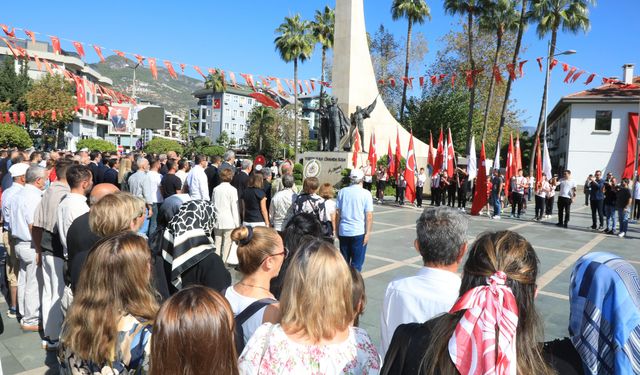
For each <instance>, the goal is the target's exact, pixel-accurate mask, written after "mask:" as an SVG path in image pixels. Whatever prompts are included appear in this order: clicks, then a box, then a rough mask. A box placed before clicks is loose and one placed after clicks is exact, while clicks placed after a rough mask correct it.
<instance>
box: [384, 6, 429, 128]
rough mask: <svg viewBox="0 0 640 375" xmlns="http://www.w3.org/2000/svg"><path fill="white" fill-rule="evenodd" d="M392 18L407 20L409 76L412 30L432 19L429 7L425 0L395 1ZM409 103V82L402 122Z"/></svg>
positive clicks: (407, 67) (401, 114)
mask: <svg viewBox="0 0 640 375" xmlns="http://www.w3.org/2000/svg"><path fill="white" fill-rule="evenodd" d="M391 16H392V17H393V19H394V20H399V19H401V18H406V19H407V45H406V51H405V52H406V57H405V63H404V77H408V76H409V57H410V51H411V29H412V28H413V24H414V23H418V24H423V23H424V21H425V20H426V19H427V18H429V19H431V13H430V9H429V6H428V5H427V3H426V2H425V1H424V0H393V3H392V4H391ZM406 103H407V82H404V83H403V87H402V101H401V102H400V121H401V122H402V120H403V119H404V107H405V105H406Z"/></svg>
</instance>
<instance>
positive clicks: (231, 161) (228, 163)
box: [218, 150, 236, 174]
mask: <svg viewBox="0 0 640 375" xmlns="http://www.w3.org/2000/svg"><path fill="white" fill-rule="evenodd" d="M222 160H223V162H222V164H220V167H218V173H220V172H222V170H223V169H231V171H232V172H233V174H236V167H235V166H234V165H235V163H236V153H235V152H233V151H232V150H227V151H226V152H225V153H224V155H222Z"/></svg>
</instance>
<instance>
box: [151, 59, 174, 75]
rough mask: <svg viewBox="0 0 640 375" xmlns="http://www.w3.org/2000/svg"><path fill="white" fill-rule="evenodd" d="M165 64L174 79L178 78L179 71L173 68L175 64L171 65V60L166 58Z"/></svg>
mask: <svg viewBox="0 0 640 375" xmlns="http://www.w3.org/2000/svg"><path fill="white" fill-rule="evenodd" d="M149 65H151V63H149ZM164 66H166V67H167V70H168V71H169V75H170V76H171V78H173V79H177V78H178V73H176V71H175V69H173V65H171V61H167V60H164Z"/></svg>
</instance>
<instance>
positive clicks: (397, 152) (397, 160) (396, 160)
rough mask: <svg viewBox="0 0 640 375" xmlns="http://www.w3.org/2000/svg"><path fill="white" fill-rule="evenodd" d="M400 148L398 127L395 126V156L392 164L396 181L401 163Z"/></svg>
mask: <svg viewBox="0 0 640 375" xmlns="http://www.w3.org/2000/svg"><path fill="white" fill-rule="evenodd" d="M401 162H402V150H401V149H400V129H398V128H396V157H395V160H394V164H395V165H396V173H395V174H394V176H395V177H396V181H398V173H399V172H400V166H401V165H402V163H401Z"/></svg>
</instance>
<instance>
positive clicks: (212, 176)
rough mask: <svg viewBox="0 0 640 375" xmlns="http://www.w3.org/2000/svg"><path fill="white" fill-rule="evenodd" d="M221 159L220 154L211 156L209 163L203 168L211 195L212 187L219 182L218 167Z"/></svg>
mask: <svg viewBox="0 0 640 375" xmlns="http://www.w3.org/2000/svg"><path fill="white" fill-rule="evenodd" d="M221 160H222V159H221V158H220V156H217V155H216V156H214V157H213V158H211V165H210V166H208V167H207V168H206V169H205V170H204V173H205V174H206V175H207V182H208V183H209V196H211V193H212V192H213V189H215V187H216V186H218V185H219V184H220V174H219V171H218V168H219V167H220V161H221ZM232 176H233V175H232Z"/></svg>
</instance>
